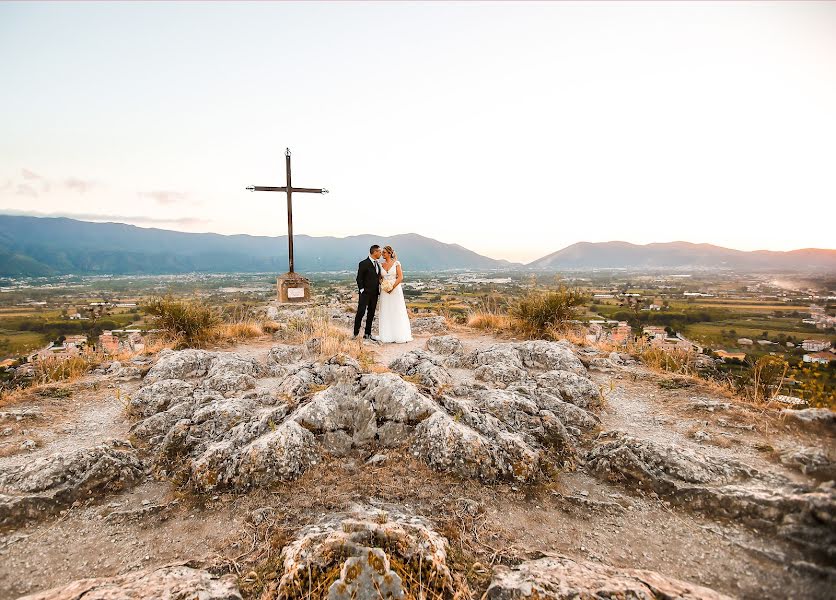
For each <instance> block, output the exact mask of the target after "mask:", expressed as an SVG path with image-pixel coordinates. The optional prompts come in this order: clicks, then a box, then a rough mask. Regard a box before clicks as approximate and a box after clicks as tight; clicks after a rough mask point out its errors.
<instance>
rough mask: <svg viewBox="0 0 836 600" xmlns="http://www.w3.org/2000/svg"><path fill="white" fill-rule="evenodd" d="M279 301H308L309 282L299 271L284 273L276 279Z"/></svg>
mask: <svg viewBox="0 0 836 600" xmlns="http://www.w3.org/2000/svg"><path fill="white" fill-rule="evenodd" d="M276 287H277V288H278V293H279V294H278V297H279V302H282V303H288V302H308V301H309V300H310V299H311V282H310V281H308V280H307V279H306V278H304V277H302V276H301V275H299V273H285V274H284V275H282V276H280V277H279V278H278V279H277V281H276Z"/></svg>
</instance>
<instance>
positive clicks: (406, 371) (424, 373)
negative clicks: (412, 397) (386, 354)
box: [389, 350, 453, 391]
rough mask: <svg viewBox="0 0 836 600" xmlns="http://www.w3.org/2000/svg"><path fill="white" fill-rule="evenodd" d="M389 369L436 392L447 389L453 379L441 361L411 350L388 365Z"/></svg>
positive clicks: (426, 353) (423, 352) (419, 351)
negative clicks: (411, 378) (413, 378)
mask: <svg viewBox="0 0 836 600" xmlns="http://www.w3.org/2000/svg"><path fill="white" fill-rule="evenodd" d="M389 368H390V369H392V370H393V371H395V372H396V373H400V374H401V375H404V376H406V377H416V378H418V381H419V382H420V383H421V385H425V386H427V387H428V388H430V389H432V390H434V391H438V390H441V389H442V388H445V387H449V386H450V385H451V384H452V383H453V378H452V377H451V376H450V373H448V372H447V369H445V368H444V367H443V366H441V361H440V360H439V359H437V358H435V357H434V356H433V355H432V354H430V353H428V352H425V351H424V350H412V351H410V352H407V353H406V354H404V355H402V356H400V357H398V358H396V359H395V360H393V361H392V362H391V363H389Z"/></svg>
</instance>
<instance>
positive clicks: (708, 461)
mask: <svg viewBox="0 0 836 600" xmlns="http://www.w3.org/2000/svg"><path fill="white" fill-rule="evenodd" d="M587 464H588V466H589V467H590V468H591V470H592V471H593V472H595V473H596V474H598V475H599V476H601V477H603V478H605V479H610V480H615V481H618V480H628V481H630V482H631V483H634V484H639V485H641V486H644V487H645V488H647V489H649V490H652V491H655V492H657V493H664V494H668V493H675V492H676V491H677V490H678V489H679V488H681V487H682V486H684V485H687V484H715V485H720V484H726V483H732V482H736V481H742V480H744V479H749V478H751V477H752V476H754V475H755V474H756V471H755V470H754V469H751V468H749V467H746V466H745V465H743V464H741V463H738V462H736V461H732V460H720V459H718V458H714V457H712V456H709V455H707V454H704V453H701V452H697V451H696V450H692V449H690V448H686V447H683V446H676V445H673V444H661V443H658V442H651V441H649V440H641V439H639V438H636V437H633V436H629V435H617V436H616V439H614V440H612V441H605V442H604V443H602V444H600V445H598V446H596V447H594V448H593V449H592V450H591V451H590V452H589V453H588V454H587Z"/></svg>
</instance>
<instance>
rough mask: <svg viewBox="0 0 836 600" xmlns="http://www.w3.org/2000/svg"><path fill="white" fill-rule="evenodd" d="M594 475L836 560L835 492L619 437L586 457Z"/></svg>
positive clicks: (682, 449) (666, 446) (698, 454)
mask: <svg viewBox="0 0 836 600" xmlns="http://www.w3.org/2000/svg"><path fill="white" fill-rule="evenodd" d="M587 461H588V463H587V464H588V466H589V468H590V469H591V470H592V472H593V473H595V474H597V475H598V476H599V477H602V478H604V479H608V480H610V481H620V482H624V483H627V484H628V485H630V486H636V485H637V486H640V487H643V488H645V489H647V490H651V491H654V492H656V493H658V494H659V495H661V496H664V497H667V498H669V499H670V500H671V501H672V502H673V503H674V504H679V505H682V506H684V507H687V508H689V509H691V510H697V511H700V512H703V513H706V514H709V515H711V516H714V517H723V518H729V519H735V520H738V521H744V522H747V523H749V524H751V525H754V526H756V527H759V528H763V529H775V530H777V532H778V533H779V534H781V535H782V536H784V537H787V538H790V539H792V540H794V541H796V542H798V543H800V544H802V545H806V546H809V547H811V548H812V549H814V550H815V551H817V552H821V553H823V554H825V555H827V556H828V557H830V558H831V559H832V558H834V557H836V490H834V489H833V488H832V487H827V486H820V487H819V488H814V489H811V488H809V487H806V486H799V485H794V484H792V483H791V482H790V481H788V480H786V479H784V478H782V477H780V476H778V475H775V474H766V473H759V472H758V471H756V470H754V469H752V468H750V467H747V466H745V465H743V464H741V463H739V462H737V461H734V460H732V459H725V458H722V459H721V458H717V457H713V456H709V455H707V454H704V453H701V452H697V451H695V450H691V449H689V448H685V447H682V446H676V445H673V444H660V443H657V442H650V441H647V440H639V439H637V438H635V437H631V436H617V437H616V439H615V440H613V441H609V442H605V443H603V444H600V445H599V446H597V447H595V448H593V449H592V451H591V452H590V453H589V454H588V455H587Z"/></svg>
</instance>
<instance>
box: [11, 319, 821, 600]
mask: <svg viewBox="0 0 836 600" xmlns="http://www.w3.org/2000/svg"><path fill="white" fill-rule="evenodd" d="M457 335H458V336H459V337H460V338H461V339H462V341H463V342H464V343H465V345H466V347H467V348H468V349H473V348H475V347H484V346H486V345H489V344H491V343H495V342H496V341H497V340H495V339H493V338H491V337H490V336H487V335H480V334H475V333H468V334H461V333H458V332H457ZM428 337H429V336H428V335H420V336H416V339H415V340H414V341H413V342H410V343H408V344H402V345H394V344H392V345H378V344H368V346H369V349H370V350H371V351H372V352H373V353H374V357H375V360H376V362H377V363H378V364H379V365H380V366H381V367H383V366H385V365H387V364H389V362H391V360H392V359H394V358H396V357H398V356H400V355H401V354H403V353H405V352H408V351H409V350H412V349H415V348H423V347H424V345H425V343H426V339H427V338H428ZM271 345H272V344H271V342H269V341H268V340H262V341H259V342H257V343H253V344H246V345H242V346H240V347H237V348H235V350H236V351H238V352H241V353H243V354H246V355H249V356H254V357H259V358H263V357H264V356H266V353H267V350H268V349H269V348H270V346H271ZM592 375H593V379H594V381H595V382H596V383H598V384H599V386H601V388H602V389H603V390H604V391H605V394H606V398H607V402H606V406H605V409H604V411H603V412H602V413H601V414H600V417H601V421H602V429H603V430H612V429H619V430H623V431H626V432H629V433H633V434H635V435H637V436H640V437H643V438H645V439H651V440H654V441H660V442H675V443H677V444H680V445H682V446H685V447H693V448H697V449H699V450H700V451H702V452H706V453H709V454H713V455H717V456H727V457H733V458H735V459H737V460H740V461H741V462H744V463H746V464H749V465H751V466H753V467H755V468H757V469H760V470H772V471H775V472H780V473H781V474H782V475H784V476H786V477H788V478H792V479H794V480H796V481H808V482H809V481H810V478H809V477H807V476H805V475H803V474H801V473H800V472H799V471H797V470H793V469H790V468H787V467H785V466H783V465H781V464H780V463H779V462H777V460H776V458H775V452H774V448H777V447H780V446H782V445H799V444H801V443H806V444H817V445H820V446H823V447H828V446H829V447H831V448H832V447H833V446H832V445H833V442H834V440H833V437H832V434H821V435H816V436H814V435H812V434H805V433H803V432H801V431H798V430H795V429H792V428H790V427H788V426H787V425H786V424H784V423H782V422H781V421H780V420H777V419H774V418H772V417H766V416H764V415H762V414H760V411H758V410H754V409H750V408H748V407H739V406H735V405H734V404H729V405H728V406H726V404H728V402H729V401H728V399H726V398H721V397H717V396H714V395H712V394H711V393H710V391H708V390H705V389H702V388H700V387H698V386H690V387H682V388H677V389H665V388H663V387H661V386H660V380H661V378H660V377H659V376H658V375H656V374H654V373H651V372H649V371H646V370H644V369H643V368H640V367H630V368H621V369H617V370H615V371H613V372H606V373H605V372H595V371H593V372H592ZM137 387H138V382H135V381H134V382H120V383H114V382H109V381H107V380H105V379H103V378H87V379H85V380H83V381H81V382H78V383H77V384H74V385H73V386H71V390H72V392H71V394H70V396H69V397H62V398H56V397H51V396H48V395H47V396H37V395H33V396H32V397H30V398H28V399H27V401H26V402H25V403H23V404H19V405H15V407H10V408H14V409H15V410H18V409H21V408H24V407H25V409H26V410H31V411H37V412H39V413H40V414H41V417H38V418H35V419H29V420H26V421H25V423H27V424H30V425H27V427H28V428H27V434H26V435H29V436H30V437H35V436H36V437H37V438H38V439H39V447H38V448H37V449H35V450H34V451H32V452H13V453H12V454H11V455H10V456H7V457H5V458H0V466H5V465H12V464H19V463H20V462H21V461H27V460H32V459H33V458H35V457H37V456H40V455H42V454H46V453H49V452H53V451H55V450H61V451H66V450H70V449H73V448H77V447H83V446H85V445H90V444H94V443H97V442H98V441H101V440H104V439H107V438H108V437H121V438H125V437H126V436H127V432H128V428H129V426H130V420H129V419H128V417H127V416H126V414H125V411H124V410H123V402H124V399H125V396H126V395H130V394H131V393H133V392H135V390H136V389H137ZM712 403H714V404H712ZM717 403H719V404H717ZM702 406H714V408H713V410H711V411H709V410H707V409H705V408H701V407H702ZM2 410H6V408H4V409H2ZM21 422H23V421H15V425H14V428H15V431H14V433H13V434H10V435H9V436H7V437H8V438H9V440H13V441H14V443H19V442H20V439H21V438H22V437H25V436H22V434H21V433H20V431H21V430H22V427H23V426H22V425H20V423H21ZM697 432H704V434H705V435H699V436H698V437H695V436H696V435H697ZM706 436H707V437H706ZM8 443H10V444H11V443H12V442H11V441H9V442H8ZM392 454H394V453H392ZM363 460H364V457H358V458H357V459H356V460H354V459H352V460H345V459H342V460H339V461H333V462H327V463H324V464H321V465H318V466H317V467H316V468H314V469H312V470H310V471H308V472H307V473H306V474H305V475H304V476H303V477H302V478H300V479H299V480H298V481H296V482H294V483H292V484H289V485H287V486H283V487H281V488H280V489H277V490H271V491H269V492H268V491H257V492H254V493H252V494H249V495H245V496H235V495H231V494H229V495H228V494H219V495H215V496H211V497H201V498H195V497H192V496H183V497H178V494H177V492H176V491H175V489H174V488H173V487H172V486H171V485H170V484H168V483H165V482H159V481H155V480H153V479H152V478H151V477H150V474H149V476H148V478H147V479H146V481H145V482H144V483H141V484H140V485H139V486H137V487H135V488H133V489H132V490H129V491H127V492H124V493H121V494H118V495H114V496H110V497H107V498H99V499H94V500H92V501H91V502H89V503H86V504H84V505H81V506H77V507H74V508H72V509H69V510H67V511H65V512H63V513H62V514H61V515H60V516H59V517H58V518H56V519H51V520H46V521H44V522H41V523H37V524H32V525H28V526H26V527H23V528H20V529H18V530H16V531H14V532H13V533H10V534H7V535H4V536H1V537H0V565H2V566H0V600H10V599H12V598H17V597H18V596H20V595H23V594H26V593H32V592H34V591H38V590H43V589H47V588H49V587H52V586H55V585H59V584H62V583H66V582H68V581H70V580H73V579H77V578H81V577H99V576H110V575H114V574H118V573H124V572H126V571H129V570H131V569H135V568H137V567H140V566H150V565H160V564H165V563H171V562H176V561H187V560H196V561H204V562H207V563H213V562H214V563H216V562H217V561H218V560H223V561H226V564H234V565H236V566H237V567H238V568H242V569H247V568H249V566H251V565H248V560H250V559H251V558H252V556H253V547H254V544H253V545H252V547H251V543H250V539H251V538H252V537H253V535H255V534H254V531H255V529H254V528H253V527H252V526H251V525H250V524H248V518H249V517H250V516H251V515H252V511H253V510H255V509H259V508H262V509H263V508H268V509H269V510H270V511H272V512H273V513H274V514H275V515H277V521H278V522H281V523H282V524H283V527H285V528H286V529H287V530H293V528H295V527H298V526H300V525H301V524H304V523H306V522H311V521H314V520H316V519H317V518H318V517H319V515H321V514H324V513H325V512H327V511H330V510H339V509H345V508H346V507H348V506H350V505H351V504H352V503H354V502H366V503H387V502H391V503H398V504H401V505H409V506H410V508H411V509H412V510H414V511H415V512H416V513H417V514H422V515H425V516H427V517H428V518H429V519H430V520H432V521H434V522H435V523H436V524H437V525H438V526H439V530H440V531H443V532H450V533H449V534H448V535H449V538H450V542H451V547H452V550H453V551H452V561H453V564H455V565H456V566H457V567H460V568H462V569H464V570H466V571H468V572H469V573H470V574H471V585H472V586H473V587H474V589H476V590H477V591H478V590H479V589H480V588H479V586H480V585H484V583H485V582H486V579H485V576H484V575H480V573H481V571H480V569H485V572H488V571H489V567H490V565H491V564H492V563H495V562H498V561H504V562H513V561H515V560H519V559H522V558H526V557H533V556H535V555H536V554H537V553H548V552H559V553H562V554H566V555H569V556H573V557H578V558H585V559H591V560H596V561H600V562H603V563H607V564H612V565H615V566H622V567H635V568H646V569H651V570H655V571H659V572H661V573H664V574H665V575H669V576H673V577H677V578H681V579H686V580H689V581H694V582H696V583H699V584H702V585H706V586H708V587H712V588H714V589H717V590H718V591H722V592H725V593H727V594H730V595H733V596H739V597H742V598H764V597H772V598H779V597H787V596H788V595H792V597H795V598H827V597H830V596H829V594H830V591H831V590H830V588H829V586H828V585H827V582H826V581H825V580H824V579H822V578H821V577H819V576H818V575H816V574H815V573H814V572H812V571H809V570H804V569H803V568H801V569H799V568H789V567H788V565H789V564H791V563H792V562H793V561H798V560H802V559H803V558H804V557H803V554H802V553H801V552H800V551H799V550H798V549H797V548H795V547H793V546H791V545H790V544H789V543H788V542H785V541H782V540H779V539H777V538H772V537H769V536H764V535H762V534H759V533H756V532H754V531H753V530H751V529H750V528H747V527H744V526H741V525H738V524H735V523H730V522H718V521H715V520H711V519H708V518H705V517H701V516H699V515H695V514H693V513H690V512H686V511H684V510H681V509H677V508H671V507H670V505H668V503H667V502H665V501H663V500H662V499H660V498H658V497H655V495H652V494H651V495H646V494H643V493H641V492H640V491H637V490H630V489H626V488H625V487H623V486H622V487H616V486H614V485H611V484H607V483H604V482H602V481H600V480H599V479H596V478H593V477H591V476H590V475H588V474H587V473H585V472H584V471H583V470H578V471H575V472H566V473H562V474H559V475H558V476H557V477H556V479H555V480H554V481H553V482H550V483H548V484H546V485H535V486H526V487H523V486H516V485H510V484H500V485H489V486H486V485H481V484H478V483H476V482H473V481H463V480H461V479H458V478H455V477H452V476H448V475H441V474H438V473H435V472H433V471H430V470H429V469H428V468H427V467H426V465H424V464H423V463H422V462H418V461H415V460H413V459H412V458H411V457H409V456H399V457H394V456H392V457H390V458H389V459H387V460H386V461H385V462H384V463H383V464H381V465H379V466H375V467H368V466H366V465H364V463H363ZM255 537H256V538H257V537H258V536H257V535H255ZM248 551H249V553H248ZM477 563H478V564H479V565H481V566H479V567H477ZM790 590H791V593H790V592H789V591H790Z"/></svg>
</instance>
